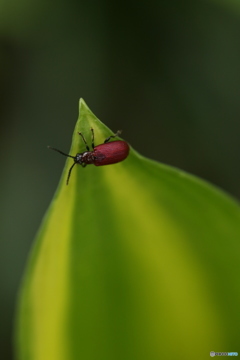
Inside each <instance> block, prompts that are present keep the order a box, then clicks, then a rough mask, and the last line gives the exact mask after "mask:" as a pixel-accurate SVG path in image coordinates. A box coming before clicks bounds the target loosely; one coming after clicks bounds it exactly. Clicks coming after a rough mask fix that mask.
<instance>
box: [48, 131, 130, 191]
mask: <svg viewBox="0 0 240 360" xmlns="http://www.w3.org/2000/svg"><path fill="white" fill-rule="evenodd" d="M91 131H92V149H93V151H90V149H89V146H88V144H87V142H86V139H85V138H84V136H83V134H82V133H78V134H79V135H80V136H81V137H82V139H83V141H84V144H85V145H86V149H87V151H85V152H83V153H79V154H77V155H76V156H72V155H68V154H65V153H63V152H62V151H60V150H58V149H55V148H52V147H51V146H48V148H49V149H52V150H55V151H57V152H59V153H60V154H62V155H64V156H68V157H71V158H73V159H74V163H73V165H72V166H71V167H70V169H69V172H68V177H67V185H68V182H69V178H70V175H71V171H72V168H73V167H74V165H76V164H79V165H82V167H85V166H86V165H88V164H94V165H95V166H102V165H110V164H116V163H118V162H120V161H123V160H124V159H126V157H127V156H128V154H129V145H128V143H126V141H122V140H116V141H112V142H109V140H110V139H111V138H115V137H116V136H118V135H119V134H120V133H121V131H117V133H116V134H115V135H111V136H109V137H108V138H107V139H106V140H105V141H104V143H103V144H100V145H97V146H96V147H95V145H94V130H93V129H91Z"/></svg>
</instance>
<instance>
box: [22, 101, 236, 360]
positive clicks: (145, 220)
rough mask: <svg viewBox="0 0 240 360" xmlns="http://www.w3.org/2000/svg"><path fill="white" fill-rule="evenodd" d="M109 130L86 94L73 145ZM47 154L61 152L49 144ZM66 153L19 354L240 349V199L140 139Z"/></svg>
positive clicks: (147, 359) (42, 235)
mask: <svg viewBox="0 0 240 360" xmlns="http://www.w3.org/2000/svg"><path fill="white" fill-rule="evenodd" d="M91 127H93V128H94V130H95V143H96V144H100V143H102V142H103V140H104V139H105V138H106V137H108V136H109V135H111V134H112V132H111V131H110V130H109V129H108V128H107V127H106V126H105V125H104V124H102V123H101V122H100V121H99V120H98V119H97V118H96V117H95V115H94V114H93V113H92V112H91V111H90V109H89V108H88V107H87V105H86V104H85V102H84V101H83V100H80V116H79V119H78V121H77V124H76V127H75V130H74V133H73V141H72V147H71V150H70V154H73V155H75V154H76V153H78V152H83V151H85V146H84V144H83V142H82V139H81V137H80V136H79V135H78V131H81V132H82V133H83V134H84V135H85V137H86V139H87V142H88V143H89V144H90V143H91V132H90V128H91ZM49 156H53V161H54V156H59V154H57V153H49ZM72 161H73V160H72V159H70V158H67V160H66V165H65V168H64V171H63V174H62V178H61V180H60V183H59V186H58V189H57V191H56V194H55V196H54V198H53V201H52V203H51V205H50V208H49V209H48V211H47V214H46V216H45V218H44V220H43V223H42V225H41V227H40V230H39V232H38V235H37V237H36V242H35V244H34V247H33V250H32V253H31V255H30V260H29V263H28V266H27V270H26V274H25V277H24V279H23V284H22V289H21V294H20V297H19V305H18V316H17V326H16V338H17V353H18V358H19V359H20V360H28V359H29V360H48V359H49V360H77V359H83V360H118V359H119V360H128V359H129V360H130V359H131V360H135V359H136V360H141V359H142V360H155V359H156V360H157V359H169V360H170V359H171V360H172V359H199V360H200V359H201V360H202V359H204V358H206V357H208V356H209V352H210V351H212V350H214V351H237V350H238V349H239V333H240V325H239V324H240V312H239V297H240V284H239V264H240V251H239V250H240V242H239V240H240V209H239V206H238V205H237V204H236V203H235V202H234V201H233V200H232V199H231V198H229V197H228V196H227V195H225V194H224V193H222V192H221V191H219V190H217V189H215V188H214V187H212V186H210V185H209V184H207V183H205V182H203V181H201V180H199V179H197V178H195V177H193V176H190V175H188V174H186V173H184V172H182V171H179V170H176V169H173V168H171V167H168V166H165V165H162V164H159V163H157V162H154V161H151V160H148V159H146V158H144V157H142V156H140V155H139V154H138V153H137V152H135V151H134V150H133V149H131V151H130V155H129V157H128V158H127V159H126V160H125V161H123V162H121V163H118V164H115V165H109V166H102V167H95V166H93V165H92V166H87V167H86V168H85V169H82V168H81V167H80V166H75V167H74V169H73V172H72V175H71V178H70V182H69V185H68V186H66V179H67V174H68V170H69V168H70V166H71V165H72V163H73V162H72Z"/></svg>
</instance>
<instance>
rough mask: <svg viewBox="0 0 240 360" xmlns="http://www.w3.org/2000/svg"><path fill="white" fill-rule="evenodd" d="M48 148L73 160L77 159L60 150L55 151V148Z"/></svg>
mask: <svg viewBox="0 0 240 360" xmlns="http://www.w3.org/2000/svg"><path fill="white" fill-rule="evenodd" d="M48 148H49V149H51V150H54V151H57V152H59V153H60V154H62V155H64V156H68V157H71V158H73V159H75V156H72V155H68V154H65V153H64V152H62V151H60V150H58V149H55V148H53V147H51V146H48Z"/></svg>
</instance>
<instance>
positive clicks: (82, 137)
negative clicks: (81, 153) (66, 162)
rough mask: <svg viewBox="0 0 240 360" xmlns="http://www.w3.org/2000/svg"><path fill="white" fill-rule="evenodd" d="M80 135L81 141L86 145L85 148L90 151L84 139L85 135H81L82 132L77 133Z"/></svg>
mask: <svg viewBox="0 0 240 360" xmlns="http://www.w3.org/2000/svg"><path fill="white" fill-rule="evenodd" d="M78 134H79V135H80V136H81V137H82V139H83V142H84V144H85V145H86V149H87V151H90V149H89V146H88V144H87V142H86V139H85V137H84V136H83V134H82V133H80V132H79V133H78Z"/></svg>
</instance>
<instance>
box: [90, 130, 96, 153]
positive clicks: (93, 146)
mask: <svg viewBox="0 0 240 360" xmlns="http://www.w3.org/2000/svg"><path fill="white" fill-rule="evenodd" d="M91 132H92V149H93V150H94V148H95V145H94V130H93V128H91Z"/></svg>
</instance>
